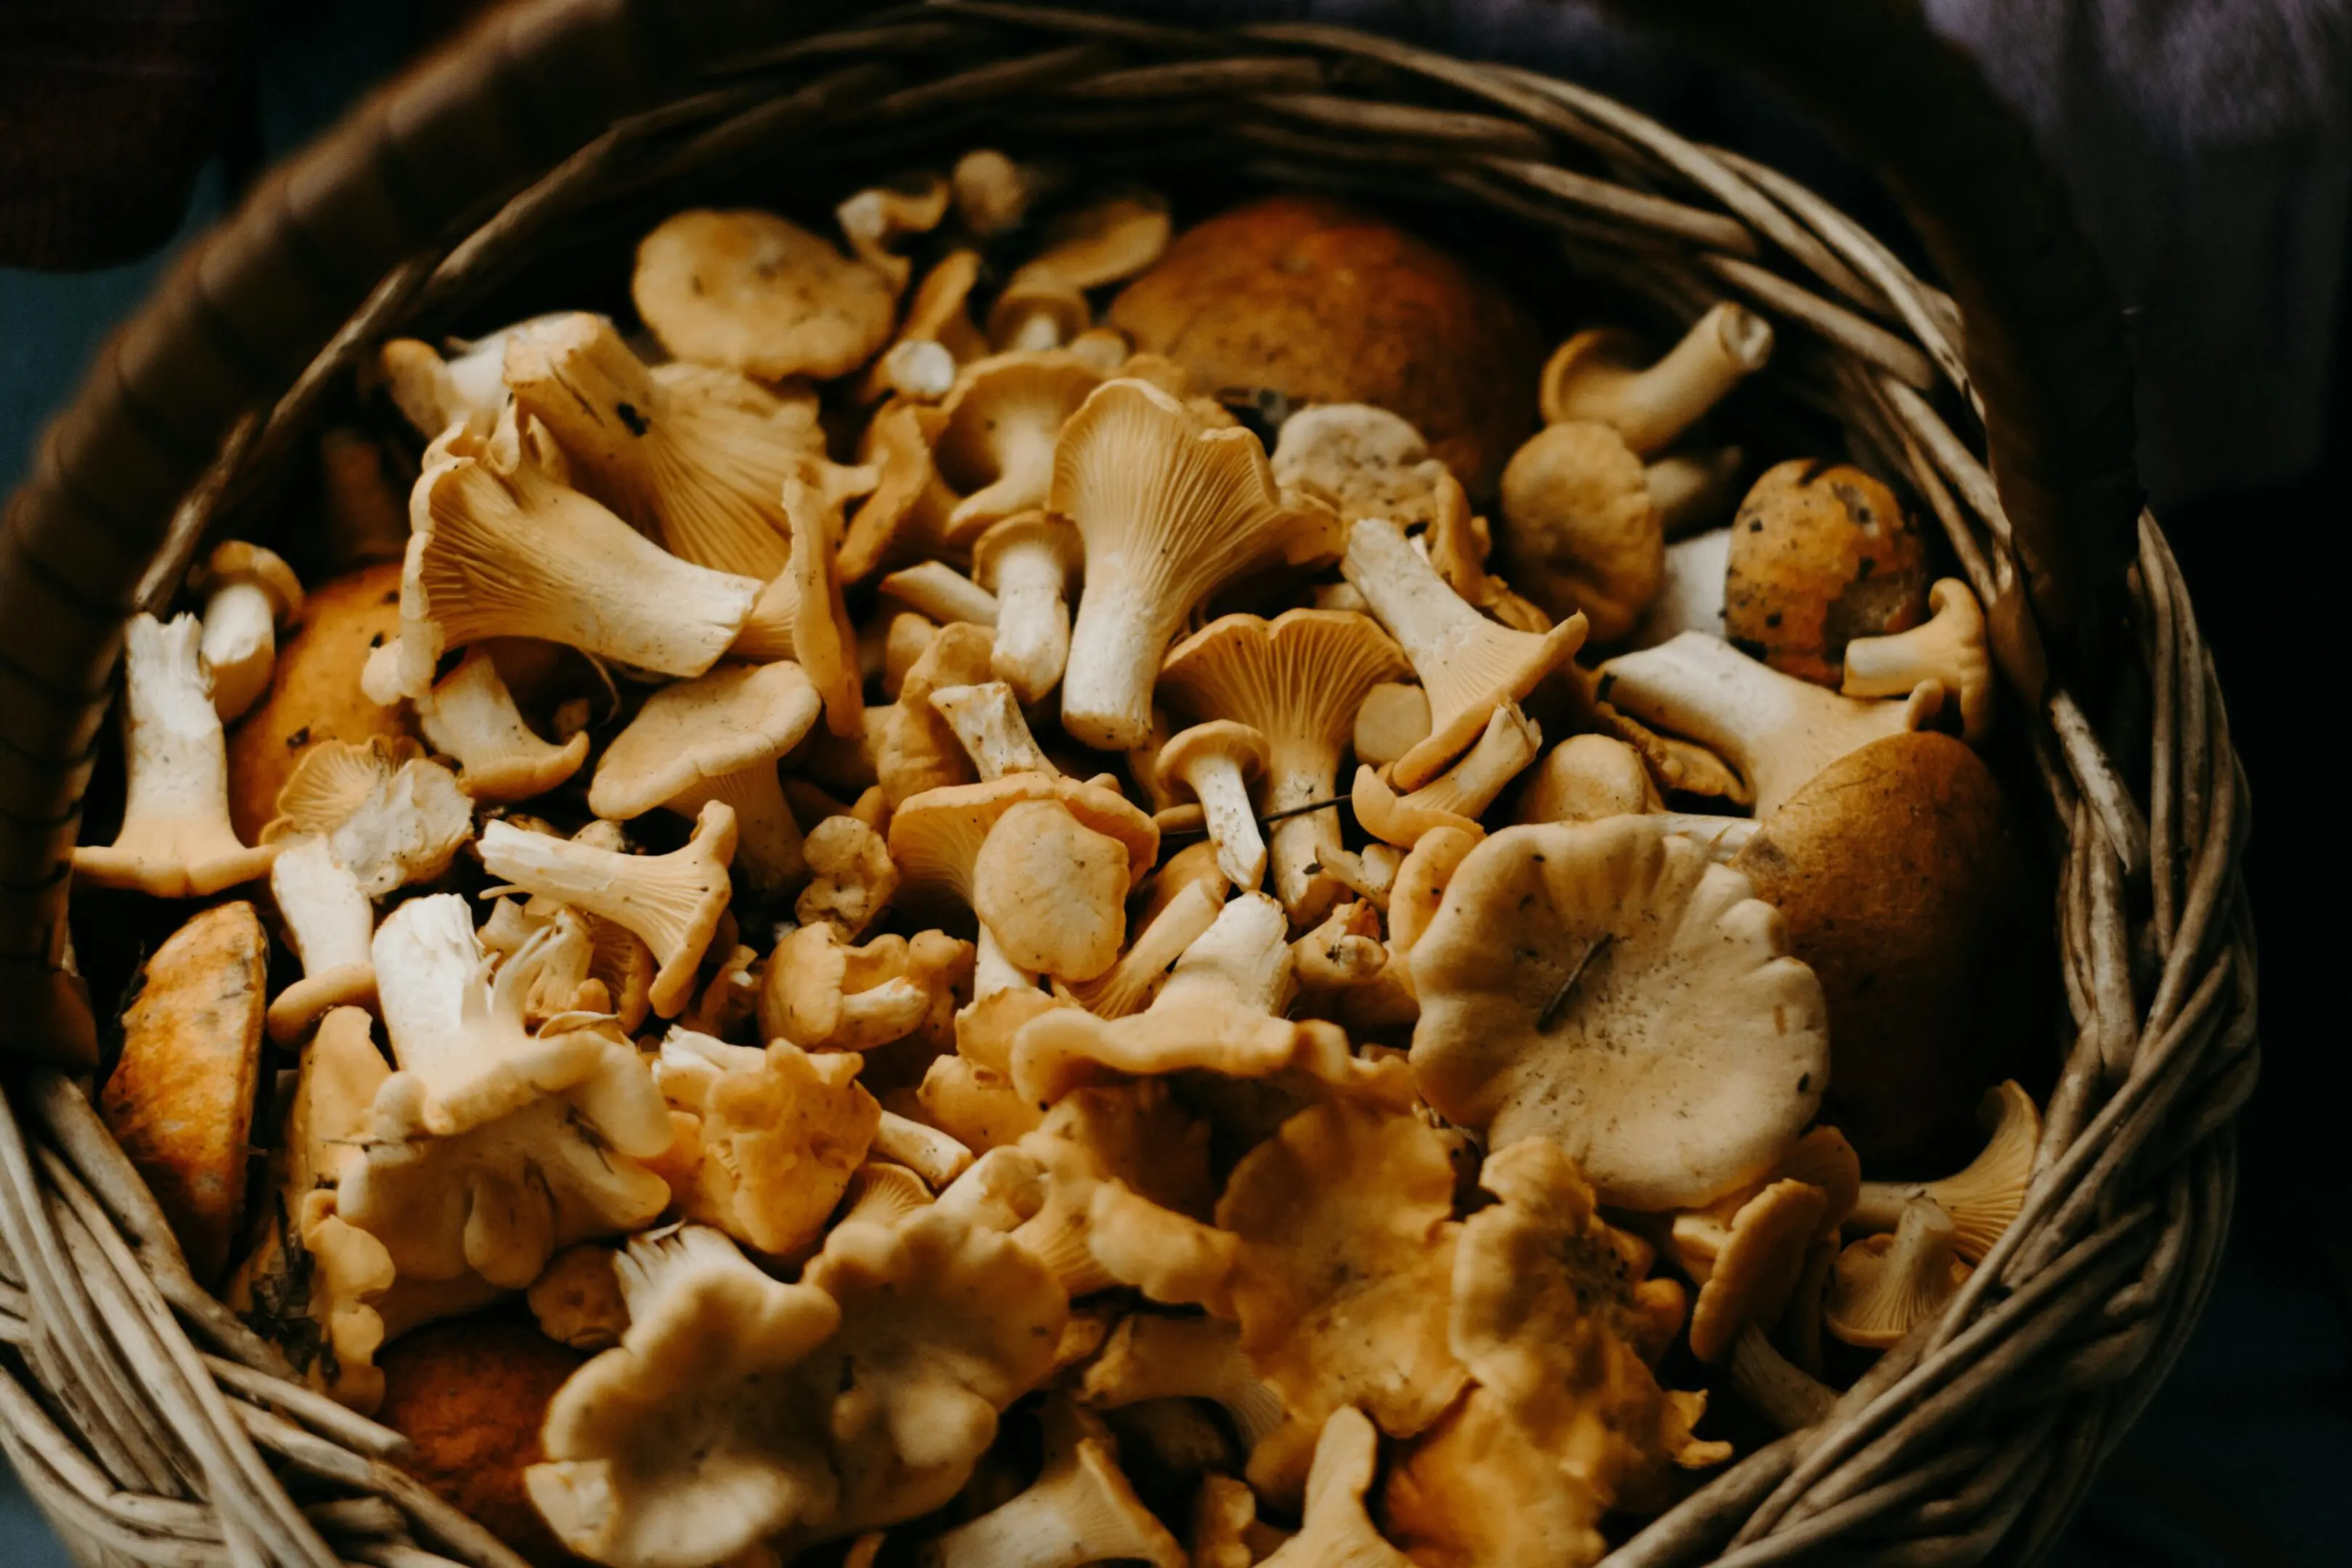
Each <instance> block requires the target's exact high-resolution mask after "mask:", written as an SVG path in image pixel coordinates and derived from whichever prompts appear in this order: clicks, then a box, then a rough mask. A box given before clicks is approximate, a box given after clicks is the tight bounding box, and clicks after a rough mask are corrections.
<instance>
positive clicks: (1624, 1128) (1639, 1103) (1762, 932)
mask: <svg viewBox="0 0 2352 1568" xmlns="http://www.w3.org/2000/svg"><path fill="white" fill-rule="evenodd" d="M1412 980H1413V989H1414V991H1415V992H1416V993H1417V994H1418V995H1419V998H1420V1003H1421V1018H1420V1022H1419V1023H1418V1024H1417V1025H1416V1026H1414V1030H1413V1045H1412V1066H1413V1074H1414V1077H1415V1079H1416V1080H1417V1081H1418V1083H1419V1086H1420V1089H1421V1092H1422V1093H1423V1096H1424V1097H1425V1098H1426V1099H1427V1100H1428V1101H1429V1103H1430V1104H1431V1105H1433V1106H1434V1107H1435V1108H1436V1109H1437V1110H1438V1111H1439V1113H1440V1114H1442V1115H1444V1117H1446V1119H1447V1120H1449V1121H1454V1122H1455V1123H1457V1124H1458V1125H1460V1126H1463V1127H1465V1128H1468V1129H1470V1130H1472V1131H1478V1132H1483V1133H1484V1134H1485V1135H1486V1138H1487V1139H1488V1141H1489V1142H1490V1144H1491V1145H1493V1146H1497V1147H1499V1146H1500V1145H1502V1144H1504V1143H1507V1142H1514V1141H1516V1140H1517V1139H1519V1138H1523V1137H1528V1136H1530V1135H1541V1136H1544V1137H1549V1138H1550V1139H1552V1140H1553V1141H1554V1142H1558V1143H1559V1145H1560V1146H1561V1147H1562V1148H1563V1149H1564V1150H1566V1151H1567V1152H1568V1153H1569V1154H1570V1156H1571V1157H1573V1158H1574V1159H1575V1160H1576V1162H1577V1163H1578V1165H1579V1166H1580V1168H1581V1169H1582V1171H1583V1173H1584V1174H1585V1175H1586V1176H1587V1177H1588V1178H1589V1179H1590V1180H1591V1183H1592V1184H1593V1185H1594V1186H1595V1187H1597V1188H1598V1189H1600V1191H1601V1195H1602V1199H1603V1201H1605V1202H1608V1203H1612V1204H1616V1205H1622V1206H1625V1207H1630V1208H1637V1209H1657V1208H1664V1207H1671V1206H1677V1205H1697V1204H1703V1203H1706V1202H1707V1201H1709V1200H1711V1199H1713V1198H1716V1197H1717V1196H1720V1195H1721V1194H1724V1193H1726V1192H1728V1191H1730V1190H1732V1189H1733V1188H1735V1187H1738V1186H1739V1185H1741V1184H1744V1183H1747V1182H1748V1181H1751V1180H1753V1179H1755V1178H1756V1177H1757V1176H1758V1175H1759V1174H1760V1173H1762V1172H1764V1171H1765V1170H1767V1169H1769V1167H1770V1166H1771V1164H1772V1163H1773V1162H1774V1161H1776V1160H1778V1159H1779V1158H1780V1156H1781V1154H1782V1153H1783V1152H1785V1151H1786V1150H1787V1149H1788V1148H1789V1147H1790V1145H1791V1144H1793V1143H1794V1142H1795V1141H1796V1139H1797V1136H1798V1134H1799V1132H1800V1131H1802V1129H1803V1128H1804V1126H1805V1124H1806V1123H1807V1122H1808V1121H1811V1119H1812V1116H1813V1113H1814V1111H1815V1110H1817V1109H1818V1108H1819V1106H1820V1104H1821V1097H1822V1089H1824V1088H1825V1087H1826V1086H1827V1080H1828V1076H1829V1040H1828V1029H1827V1024H1826V1014H1825V1008H1824V1005H1823V1003H1822V989H1821V985H1820V984H1819V982H1817V981H1816V980H1815V979H1814V978H1813V974H1812V972H1811V970H1809V969H1807V968H1806V967H1805V966H1804V965H1803V964H1801V963H1798V962H1797V961H1796V960H1795V959H1793V958H1790V957H1789V956H1787V953H1786V949H1785V943H1784V938H1783V937H1782V934H1781V931H1780V921H1779V918H1778V916H1777V914H1776V913H1775V911H1774V910H1772V909H1771V908H1770V907H1769V905H1766V904H1764V903H1762V902H1760V901H1759V900H1756V899H1755V898H1753V897H1752V896H1751V893H1750V885H1749V883H1748V879H1747V878H1745V877H1743V876H1741V875H1739V874H1738V872H1736V871H1733V870H1731V869H1729V868H1727V867H1723V866H1718V865H1715V864H1712V863H1710V862H1709V861H1708V859H1707V858H1706V854H1705V852H1704V851H1702V850H1701V849H1700V848H1699V847H1697V846H1696V845H1695V844H1693V843H1692V842H1691V841H1690V840H1688V839H1687V838H1684V837H1679V836H1675V835H1660V834H1656V833H1654V832H1651V831H1650V830H1648V829H1646V828H1645V827H1643V824H1642V819H1641V818H1639V817H1623V816H1619V817H1609V818H1605V819H1603V820H1601V821H1600V822H1593V823H1579V824H1558V823H1555V824H1547V825H1545V826H1535V827H1507V828H1505V829H1503V830H1502V831H1501V832H1499V833H1496V835H1494V836H1493V837H1490V838H1488V839H1487V840H1486V842H1485V843H1483V844H1481V845H1479V846H1478V847H1476V848H1475V849H1474V850H1472V851H1471V852H1470V853H1469V855H1468V856H1467V857H1465V858H1464V859H1463V861H1462V863H1461V865H1460V867H1459V868H1457V869H1456V870H1455V871H1454V876H1453V878H1452V880H1451V882H1450V884H1449V885H1448V887H1447V889H1446V893H1445V900H1444V905H1443V906H1442V907H1441V908H1440V909H1439V910H1438V912H1437V916H1436V918H1435V919H1434V920H1433V921H1431V922H1430V925H1429V929H1428V930H1427V931H1425V932H1423V935H1422V936H1421V938H1420V940H1419V942H1416V943H1415V944H1414V946H1413V949H1412Z"/></svg>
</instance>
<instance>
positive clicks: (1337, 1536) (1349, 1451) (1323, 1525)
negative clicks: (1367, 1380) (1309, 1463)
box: [1265, 1405, 1412, 1568]
mask: <svg viewBox="0 0 2352 1568" xmlns="http://www.w3.org/2000/svg"><path fill="white" fill-rule="evenodd" d="M1380 1445H1381V1434H1380V1429H1379V1428H1378V1427H1376V1426H1373V1425H1372V1423H1371V1422H1370V1420H1369V1419H1367V1418H1366V1416H1365V1415H1364V1413H1363V1412H1362V1411H1360V1410H1359V1409H1357V1408H1355V1407H1354V1406H1353V1405H1341V1406H1340V1407H1339V1408H1338V1409H1337V1410H1334V1411H1332V1412H1331V1414H1330V1415H1328V1416H1326V1417H1325V1418H1324V1421H1323V1431H1322V1436H1320V1437H1318V1438H1317V1439H1316V1443H1315V1462H1314V1467H1313V1468H1311V1469H1309V1470H1308V1471H1307V1511H1306V1513H1305V1515H1304V1517H1303V1518H1301V1520H1300V1521H1299V1525H1298V1533H1297V1534H1296V1535H1294V1536H1292V1537H1291V1538H1290V1539H1289V1540H1288V1541H1286V1542H1283V1544H1282V1546H1281V1547H1280V1549H1278V1550H1277V1551H1276V1552H1275V1553H1274V1555H1273V1556H1271V1557H1268V1558H1267V1559H1265V1562H1266V1563H1268V1564H1270V1565H1271V1568H1412V1558H1410V1557H1407V1556H1406V1555H1405V1554H1404V1553H1403V1552H1399V1551H1398V1550H1397V1549H1396V1548H1395V1547H1393V1546H1391V1545H1390V1544H1389V1543H1388V1542H1387V1541H1386V1540H1385V1539H1384V1538H1382V1536H1381V1532H1380V1531H1379V1529H1378V1528H1377V1527H1375V1526H1374V1525H1373V1523H1372V1518H1371V1515H1370V1513H1369V1512H1367V1511H1366V1504H1365V1498H1366V1496H1367V1495H1368V1494H1369V1493H1370V1490H1371V1487H1372V1477H1373V1475H1374V1474H1375V1473H1376V1472H1377V1471H1378V1470H1379V1468H1380V1462H1381V1447H1380Z"/></svg>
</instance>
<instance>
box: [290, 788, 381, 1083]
mask: <svg viewBox="0 0 2352 1568" xmlns="http://www.w3.org/2000/svg"><path fill="white" fill-rule="evenodd" d="M269 891H270V896H271V897H272V898H273V899H275V900H277V903H278V921H279V922H280V923H281V924H283V925H284V926H285V928H286V940H287V942H288V944H289V946H291V947H292V948H293V949H294V952H295V955H296V956H297V957H299V959H301V961H302V978H301V979H299V980H298V981H296V982H295V983H294V984H291V985H289V986H288V987H287V988H286V989H285V990H283V991H281V992H279V993H278V995H277V996H276V997H275V998H274V999H273V1000H272V1001H271V1002H270V1004H269V1011H268V1016H267V1017H268V1030H269V1037H270V1038H271V1039H273V1040H275V1041H277V1042H278V1044H279V1045H281V1046H283V1045H291V1044H293V1043H294V1042H295V1041H297V1040H299V1039H300V1038H301V1037H302V1035H303V1033H304V1031H306V1030H307V1029H309V1028H310V1025H311V1024H312V1023H313V1022H315V1021H316V1020H317V1019H318V1018H319V1017H320V1016H322V1015H323V1014H325V1012H326V1011H327V1009H329V1008H330V1007H340V1006H344V1005H362V1006H364V1005H369V1004H372V1003H373V1002H374V1000H375V960H374V957H373V954H372V953H371V952H369V946H368V944H369V942H370V941H371V940H372V939H373V936H374V935H375V907H374V905H373V904H371V903H370V902H369V901H368V896H367V894H366V893H365V892H364V891H363V890H362V889H361V887H360V882H359V879H358V878H357V877H355V876H353V875H352V872H351V870H350V868H348V867H346V866H344V865H343V864H341V862H340V861H338V860H337V859H336V858H334V855H333V854H332V852H331V851H330V850H329V848H328V847H327V840H326V838H325V837H323V836H321V835H319V834H315V833H311V834H304V835H302V836H301V837H298V838H295V839H293V840H292V841H291V842H289V843H288V844H286V845H285V846H284V847H282V848H281V849H280V851H279V853H278V859H277V862H276V863H275V864H273V865H272V866H271V867H270V868H269Z"/></svg>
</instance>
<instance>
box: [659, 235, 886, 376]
mask: <svg viewBox="0 0 2352 1568" xmlns="http://www.w3.org/2000/svg"><path fill="white" fill-rule="evenodd" d="M629 296H630V298H631V299H632V300H635V303H636V307H637V314H638V315H639V316H641V317H643V318H644V319H645V323H646V326H647V327H649V328H651V329H652V330H653V334H654V336H655V337H656V338H658V339H660V340H661V345H662V347H664V348H666V349H667V350H668V351H669V352H670V353H673V354H676V355H677V357H678V358H680V359H688V360H697V361H699V362H700V363H704V364H715V365H721V366H724V367H725V368H727V369H729V370H739V371H741V372H742V373H743V374H746V375H754V376H758V377H759V378H760V379H761V380H762V381H781V380H782V379H783V378H784V377H786V376H793V375H808V376H815V377H817V378H819V379H825V378H829V377H832V376H836V375H844V374H847V373H849V372H850V371H853V370H856V368H857V367H858V366H859V365H861V364H864V363H866V359H867V358H868V357H869V356H870V355H872V354H873V353H874V352H875V351H876V350H877V349H879V348H880V347H881V346H882V344H883V342H885V341H886V340H887V339H888V337H889V335H890V326H891V322H892V321H893V319H894V318H895V316H896V314H897V290H896V289H893V288H892V287H891V283H890V279H888V278H887V277H885V276H884V275H883V274H881V273H880V272H877V271H876V270H875V269H874V268H871V267H868V266H866V264H865V263H863V262H861V261H853V260H851V259H850V258H847V257H845V256H843V255H842V254H841V252H840V251H839V250H837V249H835V247H834V246H833V245H832V243H831V242H830V241H827V240H825V239H823V238H820V237H818V236H816V235H814V234H811V233H810V232H809V231H808V230H806V229H804V228H802V227H800V226H797V225H795V224H792V223H788V222H786V221H785V220H784V219H782V218H781V217H778V216H775V215H774V214H773V213H763V212H711V211H708V210H697V211H691V212H682V213H679V214H677V216H674V217H671V218H669V219H668V220H667V221H666V222H664V223H663V224H662V225H661V226H660V227H658V228H656V229H655V230H654V231H653V232H652V233H651V234H649V235H647V236H646V237H645V238H644V239H643V240H642V241H640V242H639V243H638V245H637V260H636V270H635V274H634V276H632V278H631V279H630V280H629Z"/></svg>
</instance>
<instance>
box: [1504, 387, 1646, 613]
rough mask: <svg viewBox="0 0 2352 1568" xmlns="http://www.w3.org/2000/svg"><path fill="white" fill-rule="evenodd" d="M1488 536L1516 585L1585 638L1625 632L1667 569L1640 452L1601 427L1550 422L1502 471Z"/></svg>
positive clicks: (1514, 454) (1603, 426)
mask: <svg viewBox="0 0 2352 1568" xmlns="http://www.w3.org/2000/svg"><path fill="white" fill-rule="evenodd" d="M1503 521H1504V527H1503V529H1502V531H1501V537H1500V538H1498V539H1497V540H1496V544H1498V545H1499V546H1500V547H1501V549H1502V552H1503V564H1504V565H1505V567H1506V568H1507V569H1508V570H1509V572H1510V574H1511V581H1512V583H1513V584H1516V585H1517V588H1518V590H1519V592H1521V593H1523V594H1525V595H1527V596H1528V598H1530V599H1533V600H1534V601H1535V602H1536V603H1537V604H1538V605H1541V606H1542V608H1543V609H1544V611H1545V612H1546V613H1547V614H1549V615H1550V616H1554V617H1555V618H1565V617H1567V616H1571V615H1574V614H1576V613H1577V612H1578V611H1582V612H1583V613H1584V616H1585V618H1586V619H1587V620H1588V621H1590V622H1591V638H1592V640H1593V641H1594V642H1597V643H1607V642H1614V641H1616V640H1617V639H1618V638H1619V637H1623V636H1624V635H1625V634H1626V633H1628V632H1630V631H1632V630H1633V627H1634V626H1636V625H1637V624H1638V623H1639V622H1640V620H1641V618H1642V612H1643V611H1644V610H1646V609H1648V608H1649V607H1650V602H1651V601H1652V600H1653V599H1654V598H1656V597H1657V595H1658V590H1659V588H1660V587H1661V586H1662V585H1663V584H1664V582H1665V575H1666V535H1665V530H1664V526H1663V525H1662V524H1661V523H1660V521H1659V519H1658V508H1657V503H1656V502H1655V501H1654V500H1652V499H1651V496H1650V484H1649V479H1648V477H1647V475H1646V474H1645V473H1644V472H1643V467H1642V460H1641V458H1637V457H1635V456H1634V455H1633V452H1632V451H1631V450H1630V449H1629V448H1628V447H1626V445H1625V442H1624V438H1623V437H1620V436H1619V435H1618V434H1617V432H1615V431H1614V430H1612V429H1611V428H1609V426H1606V425H1594V424H1586V423H1571V424H1567V425H1554V426H1549V428H1547V429H1545V430H1543V431H1541V432H1539V433H1538V435H1537V436H1536V437H1534V438H1533V439H1531V440H1529V441H1528V443H1527V445H1525V446H1523V447H1520V448H1519V449H1518V450H1517V452H1515V453H1513V454H1512V455H1511V461H1510V465H1509V466H1508V467H1507V468H1505V469H1504V470H1503Z"/></svg>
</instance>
